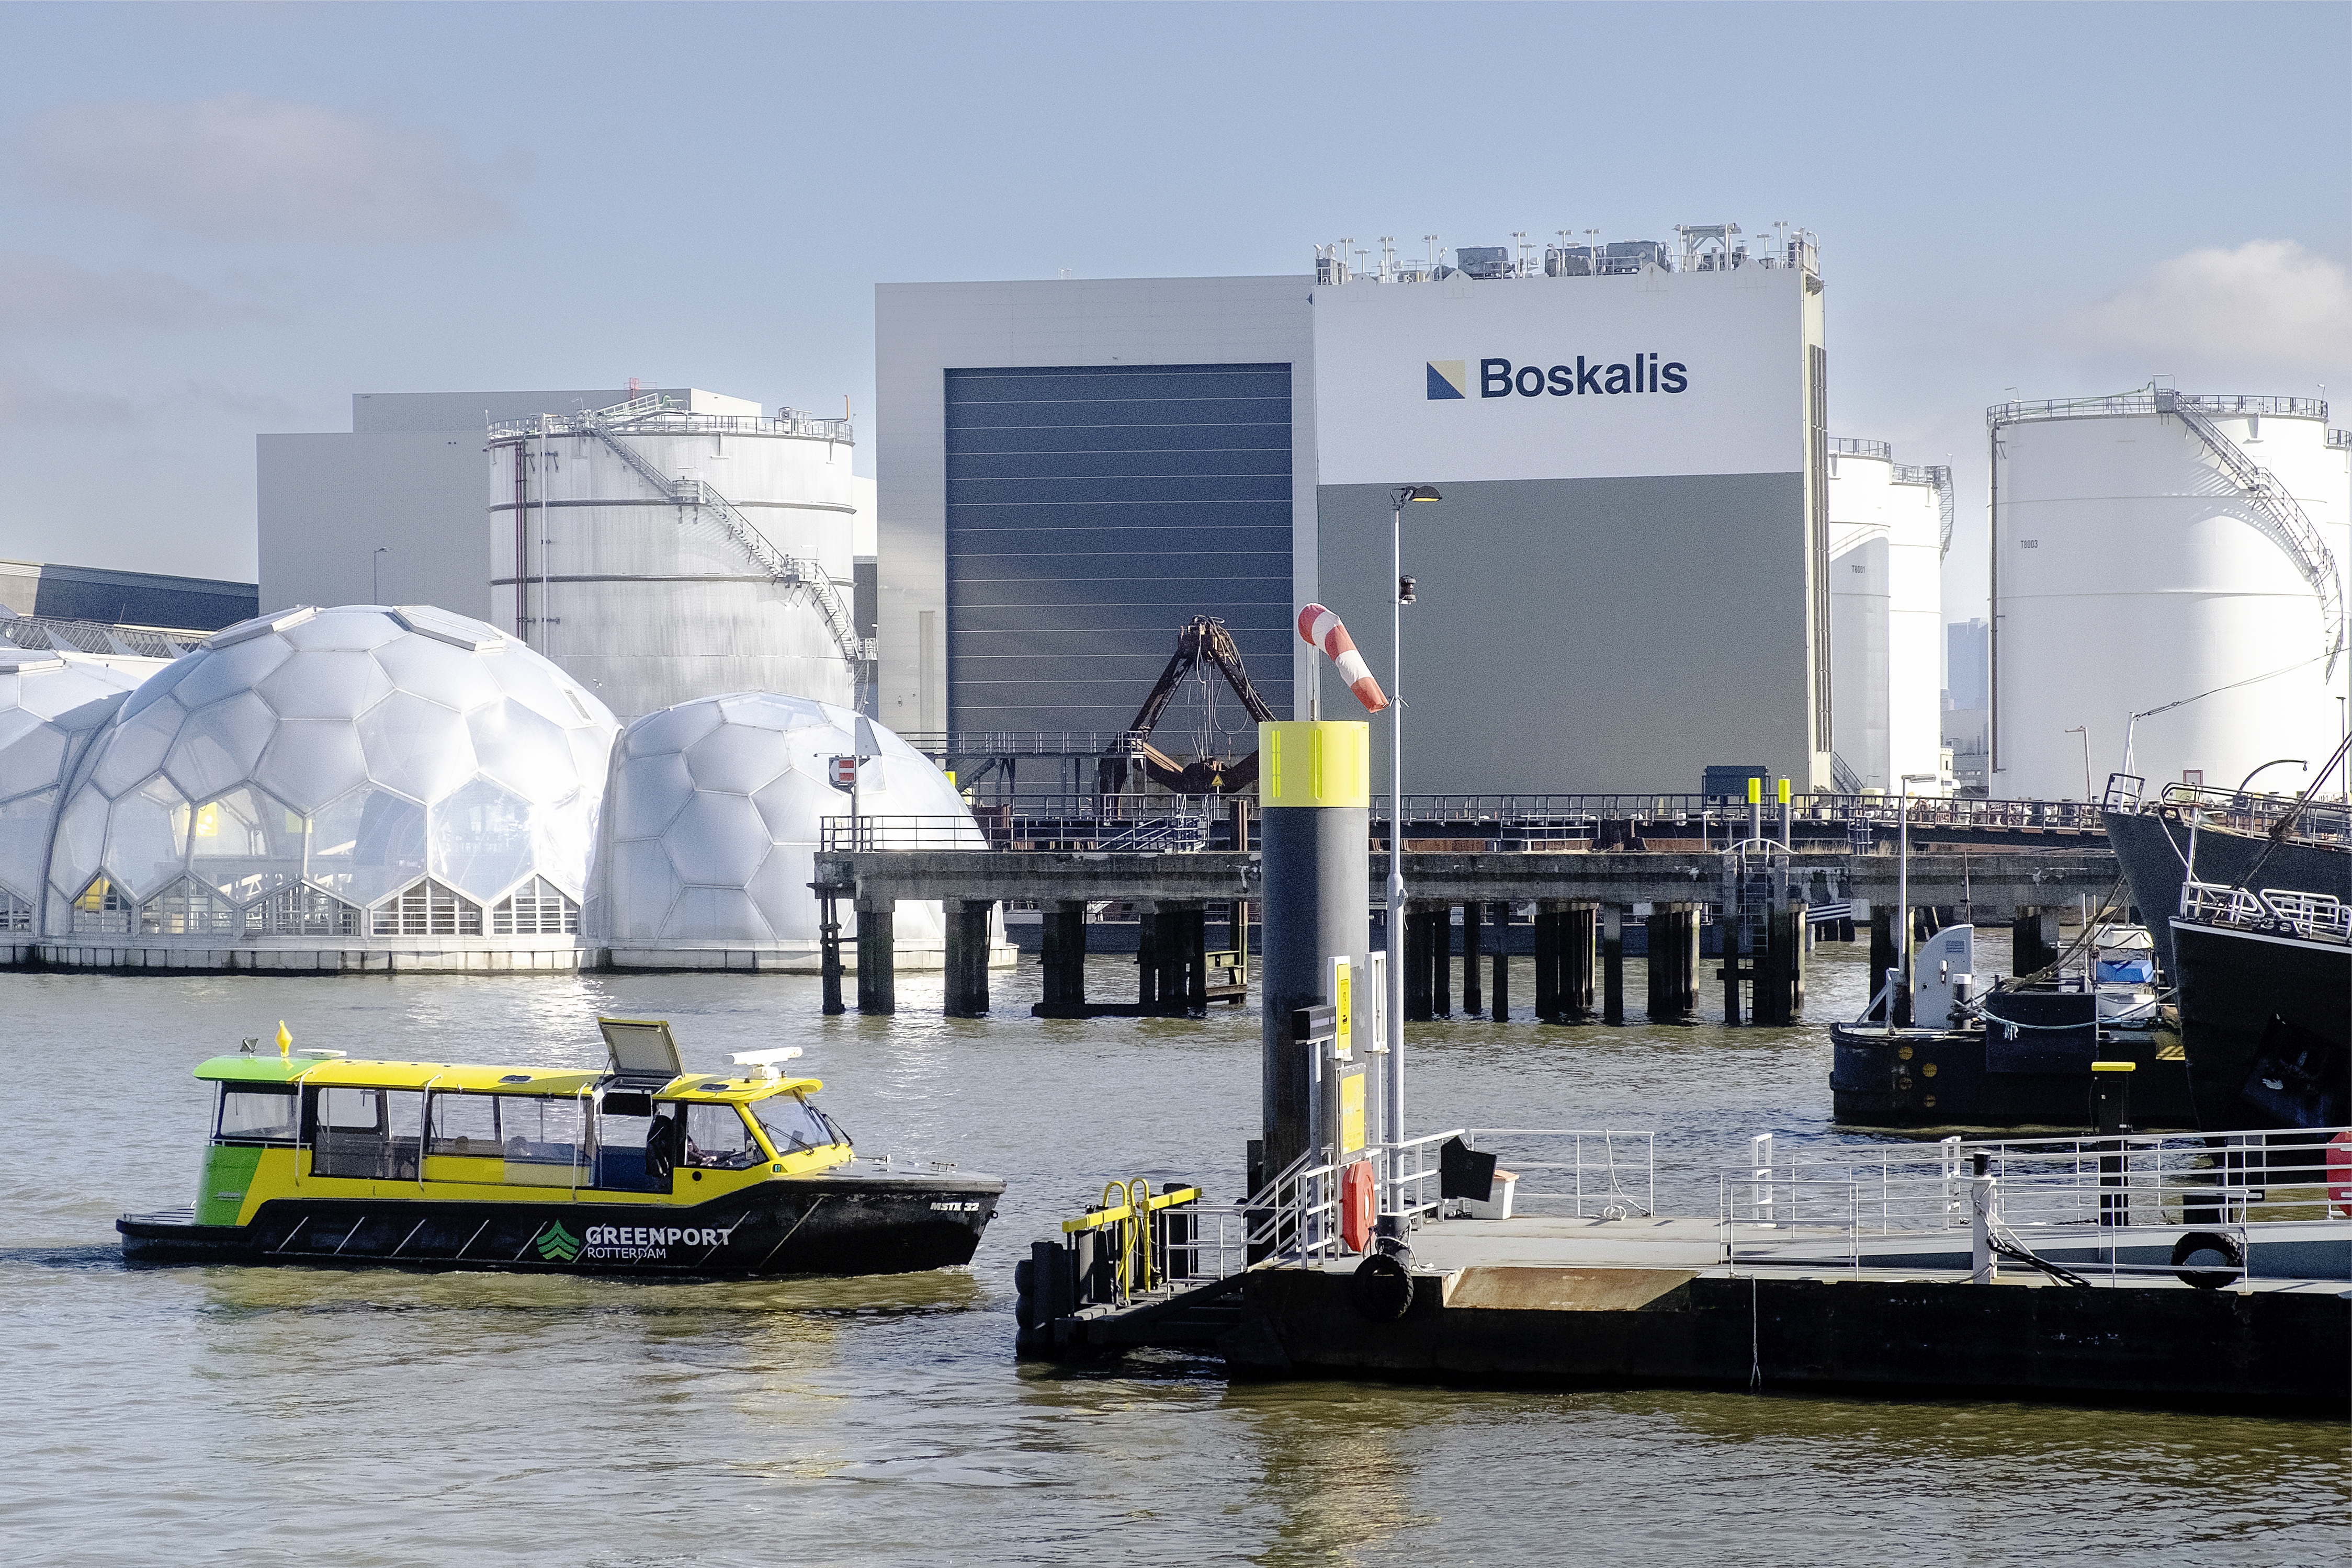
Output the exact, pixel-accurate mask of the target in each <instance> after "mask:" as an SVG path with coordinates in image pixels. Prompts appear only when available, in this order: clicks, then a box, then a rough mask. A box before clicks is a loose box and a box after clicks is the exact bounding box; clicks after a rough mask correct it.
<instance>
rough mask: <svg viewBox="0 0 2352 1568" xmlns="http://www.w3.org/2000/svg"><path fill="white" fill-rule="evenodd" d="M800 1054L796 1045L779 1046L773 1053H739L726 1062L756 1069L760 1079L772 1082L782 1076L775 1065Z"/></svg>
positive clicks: (799, 1049)
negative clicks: (758, 1071)
mask: <svg viewBox="0 0 2352 1568" xmlns="http://www.w3.org/2000/svg"><path fill="white" fill-rule="evenodd" d="M800 1053H801V1048H800V1047H799V1046H797V1045H781V1046H778V1047H777V1048H776V1049H775V1050H773V1051H737V1052H736V1053H735V1054H734V1055H732V1056H730V1057H729V1058H728V1059H727V1060H728V1061H731V1062H733V1063H734V1064H735V1065H736V1066H738V1067H756V1068H758V1069H759V1070H760V1076H761V1078H763V1079H766V1080H768V1081H769V1082H774V1081H775V1080H776V1079H778V1078H781V1077H782V1076H783V1074H782V1073H781V1072H778V1071H776V1063H778V1062H780V1061H792V1060H793V1058H794V1057H796V1056H798V1055H800Z"/></svg>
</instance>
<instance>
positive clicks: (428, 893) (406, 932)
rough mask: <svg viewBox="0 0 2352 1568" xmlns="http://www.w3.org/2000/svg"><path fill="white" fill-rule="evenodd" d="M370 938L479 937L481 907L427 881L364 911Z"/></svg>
mask: <svg viewBox="0 0 2352 1568" xmlns="http://www.w3.org/2000/svg"><path fill="white" fill-rule="evenodd" d="M368 934H369V935H370V936H480V935H481V934H482V906H481V905H480V904H476V903H474V902H472V901H471V900H470V899H466V898H461V897H459V896H458V895H457V893H456V892H455V891H453V890H452V889H450V888H447V887H445V886H443V885H442V884H441V883H437V882H435V881H433V880H432V879H431V878H430V877H428V878H426V879H425V881H423V882H420V883H417V884H416V885H415V886H414V887H410V888H406V889H404V890H403V891H402V892H400V893H398V894H394V896H393V897H391V898H388V899H386V900H384V901H383V903H382V904H377V905H376V906H375V907H374V908H373V909H372V910H370V911H368Z"/></svg>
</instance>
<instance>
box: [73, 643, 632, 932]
mask: <svg viewBox="0 0 2352 1568" xmlns="http://www.w3.org/2000/svg"><path fill="white" fill-rule="evenodd" d="M618 729H619V725H618V723H617V721H615V720H614V717H613V716H612V714H611V713H610V712H609V711H607V710H606V709H605V707H604V705H603V704H602V703H600V702H598V701H597V700H596V698H595V697H594V696H593V695H590V694H589V693H588V692H587V691H586V690H584V689H583V688H582V687H581V686H580V685H578V684H577V683H575V682H574V681H572V679H571V678H570V677H569V676H567V675H565V674H563V673H562V671H561V670H558V669H557V668H556V667H555V666H554V665H553V664H550V663H548V661H547V660H545V659H543V658H541V657H540V655H539V654H537V653H533V652H531V651H530V649H529V648H527V647H525V646H523V645H522V644H520V643H517V642H515V641H514V640H512V639H511V638H509V637H507V636H505V635H504V634H502V633H501V632H498V631H497V630H496V629H494V628H492V627H489V626H487V625H485V624H483V623H482V622H478V621H470V620H467V619H466V618H465V617H463V616H458V615H453V614H451V613H449V612H446V611H443V610H436V609H432V608H430V607H428V606H421V605H412V606H402V607H397V608H387V607H383V606H380V605H346V606H343V607H341V608H340V609H332V610H313V609H307V608H305V609H299V610H292V611H288V612H283V613H281V614H278V615H271V616H264V617H261V618H258V619H257V620H253V621H247V622H242V623H241V624H239V625H236V626H232V627H230V628H228V629H227V630H226V631H223V632H217V633H215V635H214V636H213V637H212V638H210V639H209V640H208V641H207V642H206V643H205V645H204V646H203V647H202V648H200V649H198V650H197V651H196V652H194V653H189V654H188V655H186V656H185V657H184V658H181V659H178V660H175V661H174V662H173V663H172V664H170V665H168V666H166V667H165V668H164V669H163V670H162V671H160V672H158V673H157V674H154V675H152V676H151V677H150V678H149V679H148V680H147V681H146V682H145V683H144V684H143V685H141V686H140V687H139V688H138V690H137V691H136V692H134V693H133V694H132V695H131V696H130V698H129V699H128V700H127V701H125V702H123V703H122V705H121V707H120V709H119V710H118V711H117V713H116V714H115V715H114V716H113V718H112V720H111V721H110V723H108V724H107V725H106V727H104V728H103V729H102V730H101V731H100V734H99V735H98V737H97V738H96V740H95V741H94V742H93V743H92V744H91V746H90V747H89V751H88V753H87V754H86V756H85V757H84V758H83V760H82V762H81V764H80V766H79V768H77V769H76V770H75V777H74V783H73V786H72V789H71V790H70V791H69V793H68V797H67V800H66V802H65V805H64V808H63V810H60V811H59V813H58V824H57V831H56V836H55V841H54V847H53V848H52V851H51V853H50V858H49V875H48V884H49V892H50V897H51V904H50V909H51V914H50V916H49V919H48V921H47V931H48V933H49V934H50V935H51V936H77V937H79V936H84V935H105V936H119V935H131V936H143V937H166V938H168V937H174V936H207V937H212V938H215V939H217V938H220V937H223V936H292V937H320V938H331V939H332V940H333V942H334V943H335V944H337V945H340V946H367V945H368V944H369V942H370V941H372V940H373V939H379V938H384V937H415V936H450V937H464V936H544V935H558V936H560V935H564V934H576V933H577V932H578V931H579V929H580V912H581V907H582V905H583V903H584V902H585V900H586V897H587V891H588V879H589V875H590V865H591V857H592V854H593V846H594V842H595V837H596V829H597V820H598V815H599V812H600V811H601V810H602V807H603V801H604V781H605V775H606V769H607V767H608V765H609V762H610V758H611V749H612V742H613V737H614V735H615V734H616V733H617V732H618Z"/></svg>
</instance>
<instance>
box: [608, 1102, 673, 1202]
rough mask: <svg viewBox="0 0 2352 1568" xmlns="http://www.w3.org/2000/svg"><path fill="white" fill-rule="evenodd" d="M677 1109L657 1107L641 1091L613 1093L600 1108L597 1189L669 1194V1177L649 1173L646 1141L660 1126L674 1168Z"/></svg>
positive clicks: (671, 1105) (663, 1106)
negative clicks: (598, 1187)
mask: <svg viewBox="0 0 2352 1568" xmlns="http://www.w3.org/2000/svg"><path fill="white" fill-rule="evenodd" d="M676 1114H677V1106H676V1105H674V1104H664V1105H658V1106H657V1105H656V1104H655V1103H654V1097H653V1096H652V1095H651V1094H649V1093H646V1092H642V1091H638V1090H619V1089H616V1090H613V1091H611V1092H608V1093H606V1094H605V1095H604V1101H603V1103H601V1104H599V1105H598V1106H597V1107H596V1131H595V1137H596V1185H597V1186H601V1187H609V1188H612V1189H614V1191H618V1192H667V1191H669V1190H670V1178H669V1176H668V1173H667V1171H664V1172H663V1174H661V1175H659V1176H655V1175H650V1174H648V1172H647V1169H646V1137H647V1135H648V1134H652V1133H653V1131H654V1128H655V1126H656V1124H658V1125H659V1126H660V1127H661V1128H662V1129H663V1133H662V1134H661V1139H662V1146H663V1148H664V1149H665V1150H666V1151H667V1152H668V1155H669V1158H670V1161H671V1163H672V1164H675V1163H676V1161H677V1147H678V1145H677V1137H676V1135H675V1133H674V1131H672V1127H673V1124H674V1122H675V1120H676Z"/></svg>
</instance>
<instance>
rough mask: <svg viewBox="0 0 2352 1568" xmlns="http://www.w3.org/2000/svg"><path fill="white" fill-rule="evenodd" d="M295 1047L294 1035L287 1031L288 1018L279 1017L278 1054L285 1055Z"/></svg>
mask: <svg viewBox="0 0 2352 1568" xmlns="http://www.w3.org/2000/svg"><path fill="white" fill-rule="evenodd" d="M293 1049H294V1037H293V1036H292V1035H291V1034H289V1033H288V1032H287V1030H286V1020H285V1019H278V1055H280V1056H283V1055H285V1054H286V1053H287V1052H288V1051H291V1050H293Z"/></svg>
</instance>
